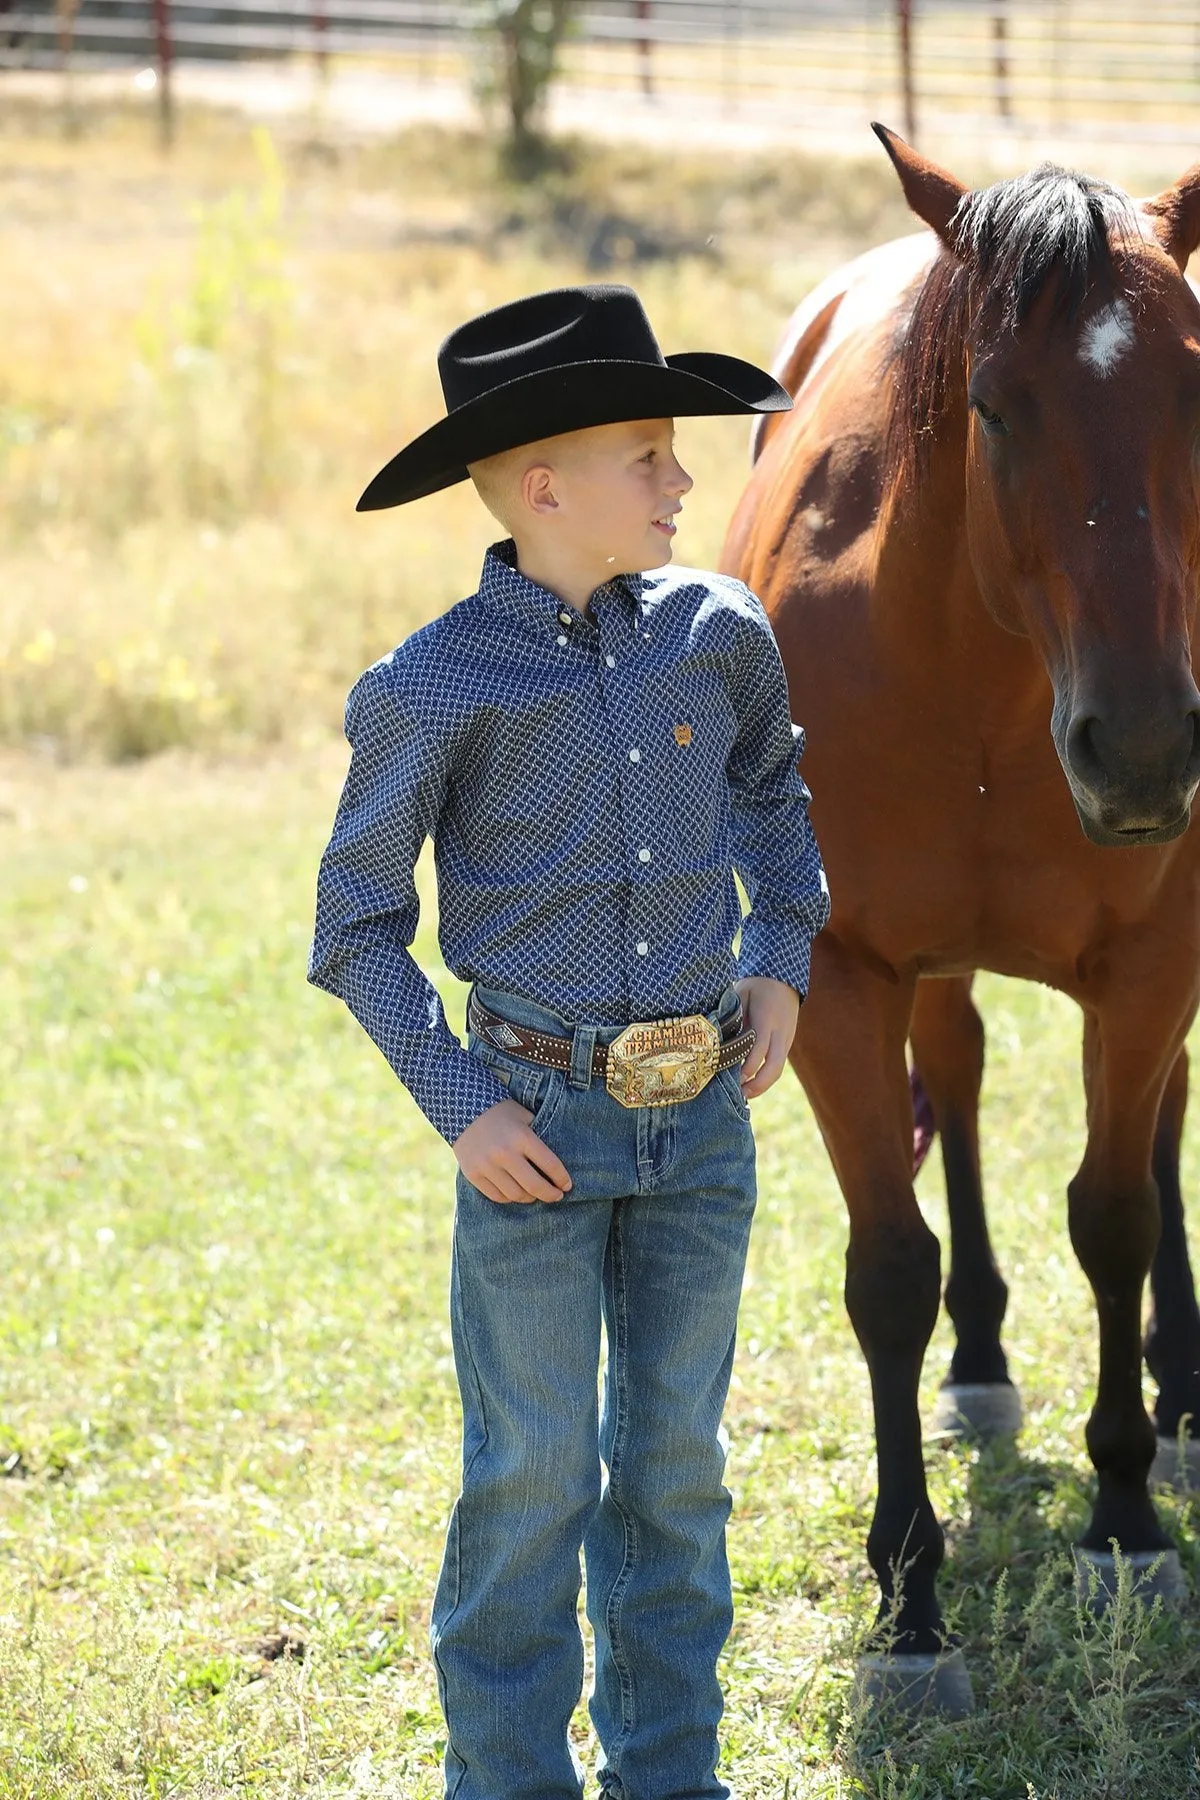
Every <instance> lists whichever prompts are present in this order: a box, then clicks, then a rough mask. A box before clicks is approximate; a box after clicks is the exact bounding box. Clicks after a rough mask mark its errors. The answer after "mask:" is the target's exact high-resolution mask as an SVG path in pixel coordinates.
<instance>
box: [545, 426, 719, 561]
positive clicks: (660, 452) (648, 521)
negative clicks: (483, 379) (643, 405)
mask: <svg viewBox="0 0 1200 1800" xmlns="http://www.w3.org/2000/svg"><path fill="white" fill-rule="evenodd" d="M674 437H675V425H674V421H673V420H671V419H642V420H637V421H635V422H633V423H629V422H623V423H621V424H619V425H596V426H591V427H589V428H588V429H587V430H585V431H572V432H568V433H566V434H565V435H564V436H563V437H562V438H561V439H551V440H549V441H548V443H547V445H546V450H547V458H546V461H545V463H541V462H539V463H537V464H536V465H535V468H533V469H531V470H529V471H528V472H527V476H526V483H525V499H526V504H527V505H528V506H529V507H530V509H531V511H532V514H533V522H536V527H537V530H538V535H539V536H543V533H548V534H549V538H550V539H553V540H556V547H558V546H562V545H566V544H568V543H569V546H570V551H571V555H572V558H573V559H576V560H578V562H579V563H581V564H583V565H585V566H591V567H594V568H595V569H596V570H597V571H599V576H600V579H602V580H607V579H609V578H610V577H611V576H613V575H626V574H633V573H635V572H636V571H638V570H640V569H657V568H661V567H662V565H663V564H664V563H668V562H670V560H671V539H672V538H673V537H674V535H675V515H676V514H677V513H678V512H679V511H680V508H681V506H682V503H683V496H684V495H685V494H686V493H687V492H688V491H689V489H690V488H691V486H692V478H691V476H690V475H689V474H688V472H687V470H686V469H685V468H683V466H682V465H681V463H680V462H679V460H678V458H677V457H676V455H675V451H674V447H673V443H674Z"/></svg>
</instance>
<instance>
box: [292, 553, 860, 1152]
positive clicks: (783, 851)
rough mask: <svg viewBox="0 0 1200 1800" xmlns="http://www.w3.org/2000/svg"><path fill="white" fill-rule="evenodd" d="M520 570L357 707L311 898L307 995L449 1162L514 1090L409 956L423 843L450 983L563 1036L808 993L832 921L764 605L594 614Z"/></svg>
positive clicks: (642, 607) (692, 592)
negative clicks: (412, 1109) (552, 1023)
mask: <svg viewBox="0 0 1200 1800" xmlns="http://www.w3.org/2000/svg"><path fill="white" fill-rule="evenodd" d="M515 557H516V551H515V546H514V545H513V542H512V540H511V539H508V540H507V541H506V542H504V543H501V544H495V545H493V546H492V548H491V549H490V550H489V551H488V553H487V555H486V557H485V559H484V565H483V574H482V577H481V580H480V584H479V589H478V592H477V593H475V594H472V595H471V596H470V598H469V599H466V600H462V601H460V602H459V603H458V604H457V605H456V606H452V607H451V608H450V610H449V611H448V612H446V613H444V614H443V615H442V616H441V617H440V618H437V619H434V620H432V621H431V622H430V623H429V624H428V625H424V626H422V627H421V628H420V630H418V631H415V632H413V634H412V635H411V636H410V637H408V638H406V639H405V641H404V642H403V643H402V644H401V645H400V647H399V648H398V649H397V650H393V651H392V652H391V653H390V655H388V656H385V657H384V658H383V659H382V660H381V661H380V662H377V663H375V664H374V665H373V666H372V667H371V668H369V669H368V670H367V671H366V673H365V674H364V675H362V676H361V677H360V678H359V680H358V682H357V683H356V685H355V686H354V688H353V689H352V690H351V693H350V697H349V700H348V701H347V703H346V736H347V738H348V739H349V740H350V744H351V746H352V749H353V755H352V757H351V761H350V769H349V773H348V775H347V777H346V785H345V788H344V789H343V792H342V797H341V801H340V803H339V806H338V810H337V817H336V820H335V822H334V828H333V835H332V837H331V839H330V842H329V845H328V848H327V849H326V851H325V854H324V856H323V858H322V860H321V868H320V874H319V876H318V882H317V919H316V933H315V937H314V941H313V946H312V952H311V956H310V960H309V971H308V973H309V980H310V981H312V982H314V983H316V985H317V986H318V987H323V988H328V989H329V991H330V992H331V993H334V994H338V995H340V996H341V998H342V999H343V1000H344V1001H345V1002H346V1004H347V1006H348V1007H349V1008H350V1010H351V1012H353V1014H354V1015H355V1017H356V1018H357V1019H358V1020H359V1021H360V1023H361V1024H362V1025H363V1026H364V1028H365V1029H366V1031H367V1032H368V1033H369V1034H370V1036H371V1037H372V1039H373V1040H374V1042H375V1043H376V1044H377V1045H378V1047H379V1049H380V1050H381V1051H382V1052H383V1054H384V1056H385V1057H386V1058H387V1060H388V1062H389V1063H390V1064H391V1066H392V1068H393V1069H394V1070H395V1072H396V1074H397V1075H398V1076H399V1077H400V1080H401V1081H402V1082H403V1083H404V1085H405V1086H406V1087H407V1088H408V1090H409V1092H410V1093H411V1094H412V1096H413V1098H414V1099H415V1100H416V1102H417V1104H418V1106H419V1107H420V1108H421V1110H422V1112H423V1113H424V1114H425V1115H426V1117H427V1118H428V1119H429V1120H430V1121H431V1123H432V1124H433V1125H434V1127H435V1128H436V1129H437V1130H438V1131H439V1132H441V1134H442V1136H443V1137H445V1138H446V1139H447V1141H448V1142H450V1143H453V1141H454V1139H455V1138H456V1137H458V1135H459V1134H460V1132H462V1131H464V1130H465V1129H466V1127H467V1126H468V1125H469V1124H470V1123H471V1122H472V1120H473V1119H475V1118H476V1117H477V1116H478V1115H479V1114H480V1113H481V1112H483V1111H485V1110H486V1108H488V1107H489V1106H493V1105H495V1104H496V1102H497V1101H499V1100H503V1099H505V1098H506V1097H507V1089H506V1088H504V1087H503V1086H502V1084H501V1083H500V1082H499V1081H497V1079H496V1077H495V1076H494V1075H493V1074H492V1073H491V1071H490V1070H488V1069H486V1068H485V1067H484V1066H483V1065H482V1063H480V1062H479V1061H478V1060H477V1059H476V1058H474V1057H472V1056H471V1055H470V1054H469V1052H468V1051H467V1050H465V1049H464V1048H463V1046H462V1044H460V1042H459V1041H458V1039H457V1038H456V1037H455V1036H454V1035H453V1033H452V1032H451V1031H450V1028H449V1026H448V1025H447V1023H446V1018H445V1014H444V1012H443V1009H442V1004H441V1000H440V998H439V996H438V994H437V992H436V990H435V988H434V986H433V984H432V982H431V981H430V980H429V979H428V978H427V976H425V975H424V974H423V973H422V971H421V969H420V968H419V967H418V965H417V963H416V961H415V960H414V958H413V956H412V955H411V952H410V949H409V946H410V945H411V943H412V941H413V937H414V934H415V932H416V927H417V917H418V900H417V894H416V889H415V886H414V883H413V867H414V864H415V862H416V860H417V856H418V853H419V851H420V849H421V846H422V844H423V843H424V841H425V838H426V837H427V836H432V837H433V842H434V861H435V866H436V870H437V888H438V941H439V944H440V946H441V951H442V956H443V959H444V961H445V964H446V967H447V968H448V969H450V970H451V971H452V972H453V973H454V974H455V975H456V976H457V977H458V978H459V979H460V980H461V981H478V982H479V983H480V985H481V986H484V987H493V988H499V989H503V990H505V991H507V992H509V993H515V994H523V995H525V996H526V997H527V998H528V999H530V1000H533V1001H535V1002H536V1003H537V1004H538V1005H541V1006H546V1007H549V1008H550V1009H551V1010H552V1011H553V1012H556V1013H557V1014H558V1015H559V1017H560V1018H562V1019H564V1020H568V1021H572V1022H574V1021H577V1020H583V1021H585V1022H588V1023H593V1024H597V1025H625V1024H629V1023H630V1022H631V1021H633V1020H636V1019H655V1018H664V1017H668V1016H670V1015H672V1014H683V1013H691V1012H701V1011H704V1010H706V1009H708V1008H710V1007H711V1006H713V1005H714V1003H715V1001H716V999H717V997H718V995H719V994H720V993H721V992H722V990H723V989H724V988H726V987H727V986H728V985H729V984H730V982H731V981H733V980H735V979H737V978H738V977H739V976H745V975H770V976H773V977H774V978H775V979H776V980H778V981H785V982H788V983H789V984H790V985H791V986H792V987H794V988H796V989H797V990H798V991H799V992H800V994H801V995H803V994H804V992H805V990H806V989H807V986H808V972H809V951H810V948H811V944H812V940H813V938H814V937H815V935H816V934H817V932H818V931H819V930H820V929H821V927H822V925H823V924H824V923H825V920H826V919H827V918H828V916H829V890H828V888H827V886H826V883H825V874H824V871H823V869H822V867H821V860H820V856H819V853H818V850H817V845H816V841H815V839H814V837H813V833H812V827H811V825H810V824H809V818H808V802H809V798H810V796H809V792H808V789H807V787H806V786H805V784H804V782H803V781H802V779H801V777H800V772H799V766H798V760H799V757H800V755H801V753H802V751H803V748H804V734H803V732H802V731H801V730H800V728H799V726H797V725H793V724H792V722H791V719H790V718H789V716H788V695H787V685H786V681H785V677H784V672H783V664H782V662H781V660H780V656H779V650H778V647H777V646H776V643H775V638H774V635H773V633H772V631H771V627H770V624H769V623H768V620H767V616H766V613H765V612H764V610H763V607H762V604H761V602H760V601H759V600H758V599H757V598H756V597H755V596H754V594H752V593H751V591H750V590H749V588H747V587H745V586H744V585H743V583H741V582H740V581H736V580H734V579H733V577H732V576H726V575H713V574H707V573H703V572H701V571H699V570H695V569H680V568H670V567H668V568H665V569H660V570H653V571H651V572H649V573H647V574H642V575H622V576H618V577H616V578H615V579H614V580H612V581H609V582H606V583H605V584H604V585H603V586H602V587H600V588H598V589H597V591H596V592H595V593H594V594H593V596H592V598H591V601H590V602H589V606H588V611H587V612H586V613H581V612H579V611H578V610H577V609H576V608H575V607H572V606H569V605H567V604H566V603H565V602H564V601H562V600H560V599H558V598H557V597H556V596H555V595H554V594H552V593H551V592H550V591H549V590H548V589H546V588H543V587H541V586H539V585H538V584H537V583H536V582H534V581H531V580H530V579H529V578H528V577H526V576H525V575H522V574H521V573H520V572H519V571H518V570H517V568H516V567H515ZM733 869H736V870H737V871H738V874H739V875H740V876H741V878H742V881H743V883H744V885H745V888H746V892H747V895H748V897H749V899H750V903H751V911H750V912H749V914H748V915H747V917H746V919H745V921H744V922H743V921H742V917H741V907H740V905H739V901H738V894H737V889H736V887H735V885H734V879H733V874H732V870H733ZM739 924H741V925H742V937H741V946H740V952H739V955H738V957H737V959H736V960H735V958H734V955H733V949H732V943H733V938H734V935H735V933H736V931H737V928H738V926H739Z"/></svg>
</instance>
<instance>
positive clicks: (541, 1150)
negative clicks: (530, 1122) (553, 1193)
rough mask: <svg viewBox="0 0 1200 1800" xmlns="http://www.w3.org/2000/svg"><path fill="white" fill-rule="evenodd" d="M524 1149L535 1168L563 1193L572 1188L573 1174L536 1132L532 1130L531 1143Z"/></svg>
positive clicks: (530, 1133)
mask: <svg viewBox="0 0 1200 1800" xmlns="http://www.w3.org/2000/svg"><path fill="white" fill-rule="evenodd" d="M523 1148H524V1151H525V1155H526V1156H527V1157H528V1159H529V1161H530V1162H531V1163H532V1164H533V1165H534V1167H535V1168H536V1169H540V1170H541V1171H542V1173H543V1175H548V1176H549V1177H550V1179H551V1181H553V1182H554V1183H555V1185H556V1186H557V1187H559V1188H560V1189H561V1190H562V1191H563V1192H565V1191H566V1190H567V1188H569V1187H570V1185H571V1174H570V1171H569V1169H567V1168H566V1167H565V1166H564V1164H562V1163H561V1162H560V1161H559V1160H558V1158H557V1156H555V1154H554V1152H553V1150H551V1148H550V1146H549V1144H544V1143H543V1142H542V1140H541V1138H540V1137H539V1136H538V1134H537V1132H536V1131H534V1130H532V1129H531V1130H530V1132H529V1141H528V1143H527V1144H525V1145H524V1146H523Z"/></svg>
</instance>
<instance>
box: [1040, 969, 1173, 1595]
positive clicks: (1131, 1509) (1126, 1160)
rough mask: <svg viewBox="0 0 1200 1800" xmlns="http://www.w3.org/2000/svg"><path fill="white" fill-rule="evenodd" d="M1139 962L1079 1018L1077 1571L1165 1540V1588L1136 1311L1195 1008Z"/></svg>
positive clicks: (1168, 1578)
mask: <svg viewBox="0 0 1200 1800" xmlns="http://www.w3.org/2000/svg"><path fill="white" fill-rule="evenodd" d="M1138 973H1139V975H1140V976H1141V979H1140V980H1133V979H1128V978H1127V979H1126V980H1125V981H1124V982H1122V983H1121V984H1120V986H1119V989H1118V990H1117V992H1116V993H1115V994H1110V996H1109V997H1108V998H1107V999H1106V1001H1105V1002H1103V1003H1101V1004H1099V1005H1098V1006H1097V1007H1096V1008H1095V1009H1094V1010H1091V1011H1089V1013H1088V1014H1087V1016H1086V1018H1085V1026H1084V1078H1085V1084H1086V1089H1087V1100H1088V1137H1087V1147H1086V1149H1085V1151H1084V1156H1083V1162H1082V1163H1081V1165H1080V1168H1079V1172H1078V1173H1077V1174H1076V1176H1075V1177H1074V1179H1073V1180H1072V1181H1071V1183H1070V1185H1069V1187H1068V1189H1067V1195H1068V1206H1069V1211H1068V1217H1069V1221H1070V1230H1071V1242H1072V1244H1073V1245H1074V1247H1075V1253H1076V1255H1077V1256H1078V1258H1079V1261H1080V1265H1081V1266H1082V1268H1083V1271H1084V1273H1085V1274H1086V1276H1087V1278H1088V1280H1089V1282H1090V1283H1091V1287H1092V1292H1093V1294H1094V1296H1095V1301H1096V1312H1097V1317H1098V1321H1099V1328H1100V1361H1099V1376H1098V1380H1097V1386H1096V1402H1095V1405H1094V1407H1093V1409H1092V1413H1091V1417H1090V1418H1089V1420H1088V1425H1087V1447H1088V1452H1089V1454H1090V1456H1091V1459H1092V1463H1093V1465H1094V1466H1095V1470H1096V1477H1097V1493H1096V1502H1095V1506H1094V1508H1093V1511H1092V1517H1091V1520H1090V1522H1089V1524H1088V1527H1087V1530H1086V1531H1085V1532H1084V1534H1083V1537H1082V1538H1081V1540H1080V1545H1079V1552H1078V1554H1079V1557H1080V1562H1081V1571H1082V1570H1083V1569H1085V1568H1086V1565H1087V1564H1089V1563H1090V1564H1091V1565H1092V1566H1093V1567H1094V1568H1095V1569H1096V1570H1097V1572H1098V1573H1099V1576H1100V1582H1101V1589H1102V1591H1103V1593H1109V1592H1111V1591H1113V1590H1114V1588H1115V1574H1114V1568H1113V1554H1112V1553H1113V1546H1114V1544H1115V1545H1116V1546H1117V1548H1118V1549H1119V1550H1120V1551H1121V1553H1122V1555H1123V1556H1126V1557H1129V1558H1130V1559H1131V1560H1132V1561H1133V1563H1134V1566H1135V1570H1137V1571H1138V1572H1139V1575H1140V1574H1141V1573H1142V1571H1144V1570H1145V1568H1146V1566H1147V1565H1149V1564H1150V1563H1152V1562H1153V1561H1154V1559H1155V1558H1156V1557H1157V1556H1158V1555H1159V1554H1160V1553H1163V1552H1165V1553H1167V1554H1166V1558H1165V1561H1164V1563H1163V1564H1162V1566H1161V1568H1160V1569H1159V1571H1158V1574H1157V1576H1156V1577H1154V1578H1153V1583H1152V1585H1153V1587H1154V1589H1155V1591H1161V1592H1162V1593H1164V1594H1166V1595H1168V1596H1173V1595H1175V1594H1176V1593H1178V1592H1179V1591H1180V1589H1181V1587H1182V1581H1183V1578H1182V1574H1181V1571H1180V1567H1179V1558H1178V1555H1177V1553H1176V1552H1175V1550H1174V1548H1173V1546H1172V1544H1171V1540H1170V1538H1169V1537H1168V1536H1167V1535H1166V1533H1165V1532H1164V1531H1163V1529H1162V1527H1161V1526H1160V1524H1159V1522H1158V1518H1157V1516H1156V1514H1155V1511H1154V1506H1153V1503H1152V1501H1151V1499H1150V1491H1149V1486H1148V1480H1147V1478H1148V1476H1149V1473H1150V1467H1151V1464H1152V1463H1153V1461H1154V1454H1155V1449H1156V1445H1157V1438H1156V1434H1155V1430H1154V1426H1153V1425H1152V1424H1151V1422H1150V1419H1149V1417H1148V1415H1147V1413H1146V1409H1145V1406H1144V1404H1143V1402H1142V1343H1141V1311H1142V1289H1143V1286H1144V1284H1145V1281H1146V1277H1147V1275H1148V1274H1149V1272H1150V1265H1151V1262H1152V1260H1153V1258H1154V1254H1155V1251H1156V1248H1157V1245H1158V1240H1159V1204H1158V1192H1157V1189H1156V1186H1155V1182H1154V1175H1153V1172H1152V1166H1151V1159H1152V1151H1153V1144H1154V1136H1155V1130H1156V1126H1157V1122H1158V1114H1159V1105H1160V1102H1161V1100H1162V1096H1163V1093H1164V1090H1165V1088H1166V1084H1167V1078H1168V1076H1169V1074H1170V1072H1171V1068H1172V1065H1173V1064H1174V1062H1175V1060H1176V1058H1177V1056H1178V1054H1179V1051H1180V1050H1181V1048H1182V1045H1183V1037H1184V1033H1185V1032H1186V1030H1187V1025H1188V1022H1189V1020H1190V1017H1191V1009H1190V1008H1189V1010H1188V1012H1187V1013H1186V1014H1185V1016H1183V1017H1182V1018H1181V1017H1180V1016H1179V1012H1178V994H1175V995H1171V994H1170V993H1168V992H1164V991H1163V977H1162V973H1161V972H1159V971H1147V970H1140V971H1138ZM1155 974H1157V975H1158V976H1159V979H1158V981H1157V983H1153V984H1152V982H1151V980H1150V977H1151V976H1152V975H1155ZM1156 989H1157V992H1156ZM1156 1000H1157V1002H1158V1004H1157V1005H1156V1004H1155V1001H1156ZM1193 1004H1194V1003H1193Z"/></svg>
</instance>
